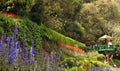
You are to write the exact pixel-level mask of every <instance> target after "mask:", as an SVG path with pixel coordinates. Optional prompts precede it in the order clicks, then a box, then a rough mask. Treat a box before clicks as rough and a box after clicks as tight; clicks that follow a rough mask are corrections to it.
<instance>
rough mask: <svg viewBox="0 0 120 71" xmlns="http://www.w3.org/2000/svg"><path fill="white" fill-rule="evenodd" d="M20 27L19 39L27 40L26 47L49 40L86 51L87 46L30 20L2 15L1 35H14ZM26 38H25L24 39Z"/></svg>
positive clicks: (0, 17) (0, 18)
mask: <svg viewBox="0 0 120 71" xmlns="http://www.w3.org/2000/svg"><path fill="white" fill-rule="evenodd" d="M15 24H17V25H18V33H17V39H19V40H21V41H22V40H23V39H24V38H25V41H26V42H27V43H26V46H29V45H30V44H31V42H32V41H34V42H35V44H36V46H40V44H41V42H42V39H49V40H50V41H57V42H64V43H66V44H70V45H73V46H74V45H76V44H77V45H78V47H80V48H83V49H85V47H86V45H85V44H83V43H81V42H78V41H76V40H74V39H72V38H69V37H66V36H64V35H62V34H60V33H58V32H56V31H54V30H52V29H50V28H47V27H46V26H44V25H40V26H39V25H37V23H34V22H32V21H31V20H29V19H28V18H18V19H15V18H10V17H6V16H4V15H2V14H0V29H1V32H0V35H2V34H3V33H7V35H13V29H14V25H15ZM23 37H24V38H23Z"/></svg>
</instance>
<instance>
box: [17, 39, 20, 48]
mask: <svg viewBox="0 0 120 71" xmlns="http://www.w3.org/2000/svg"><path fill="white" fill-rule="evenodd" d="M16 47H17V49H19V48H20V41H17V42H16Z"/></svg>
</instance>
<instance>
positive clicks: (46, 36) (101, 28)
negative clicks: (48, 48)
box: [0, 0, 120, 68]
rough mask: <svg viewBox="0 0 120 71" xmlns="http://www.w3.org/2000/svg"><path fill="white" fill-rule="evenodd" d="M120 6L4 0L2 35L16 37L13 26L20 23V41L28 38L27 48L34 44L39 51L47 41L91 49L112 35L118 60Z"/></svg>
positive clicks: (113, 2)
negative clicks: (99, 39) (101, 37)
mask: <svg viewBox="0 0 120 71" xmlns="http://www.w3.org/2000/svg"><path fill="white" fill-rule="evenodd" d="M119 6H120V1H119V0H54V1H53V0H0V12H1V14H0V36H2V34H3V33H6V34H7V35H13V32H12V31H13V27H14V25H15V24H17V25H18V30H19V32H18V34H17V37H18V38H17V39H18V40H20V41H22V40H24V39H25V42H27V43H26V44H25V45H26V46H30V45H31V41H34V42H35V44H36V45H35V47H36V48H37V50H38V48H39V47H38V46H40V45H41V42H43V41H44V42H46V41H50V42H51V41H52V42H57V43H58V42H64V43H67V44H71V45H73V46H74V45H75V44H78V47H80V48H85V47H86V46H85V44H86V45H87V46H90V47H91V46H92V45H94V44H96V42H97V43H98V41H97V40H98V38H99V37H100V36H102V35H104V34H108V35H110V36H112V37H114V40H113V44H115V45H116V49H117V51H116V53H115V58H117V59H118V57H119V56H120V50H119V49H120V29H119V28H120V25H119V24H120V20H119V19H120V8H119ZM4 13H8V14H10V13H12V14H11V15H12V18H11V17H5V16H6V15H7V16H8V14H5V16H3V14H4ZM46 26H47V27H48V28H47V27H46ZM54 30H55V31H54ZM56 31H57V32H56ZM58 32H59V33H58ZM60 33H61V34H63V35H61V34H60ZM64 35H65V36H64ZM66 36H67V37H66ZM71 38H72V39H71ZM73 39H75V40H77V41H75V40H73ZM78 41H80V42H83V43H85V44H83V43H80V42H78ZM98 44H99V43H98ZM115 61H116V62H119V61H117V60H115ZM118 65H119V64H118ZM74 68H76V67H74Z"/></svg>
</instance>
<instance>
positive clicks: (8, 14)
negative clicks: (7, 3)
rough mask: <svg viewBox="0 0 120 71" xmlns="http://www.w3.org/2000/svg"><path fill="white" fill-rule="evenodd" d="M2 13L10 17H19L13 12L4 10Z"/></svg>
mask: <svg viewBox="0 0 120 71" xmlns="http://www.w3.org/2000/svg"><path fill="white" fill-rule="evenodd" d="M3 15H4V16H7V17H12V18H20V16H18V15H16V14H14V13H7V12H4V13H3Z"/></svg>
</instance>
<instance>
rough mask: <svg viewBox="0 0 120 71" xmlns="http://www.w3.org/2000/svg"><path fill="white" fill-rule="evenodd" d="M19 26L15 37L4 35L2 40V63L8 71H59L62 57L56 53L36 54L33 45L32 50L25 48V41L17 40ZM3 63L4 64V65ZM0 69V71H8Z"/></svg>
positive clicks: (0, 41) (0, 48)
mask: <svg viewBox="0 0 120 71" xmlns="http://www.w3.org/2000/svg"><path fill="white" fill-rule="evenodd" d="M17 31H18V26H17V25H15V28H14V34H13V36H7V35H6V33H4V34H3V35H2V37H1V40H0V58H1V59H0V63H1V62H4V63H6V64H7V65H9V66H7V69H6V70H7V71H59V68H60V66H59V62H60V57H59V56H57V53H56V52H51V53H50V54H47V53H45V52H42V51H40V52H41V53H38V54H37V52H36V50H35V49H34V48H33V46H34V42H32V43H31V47H30V50H29V51H28V50H27V48H25V40H23V41H22V43H21V42H20V41H18V40H17ZM4 63H3V64H4ZM6 70H4V69H3V67H0V71H6Z"/></svg>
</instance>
